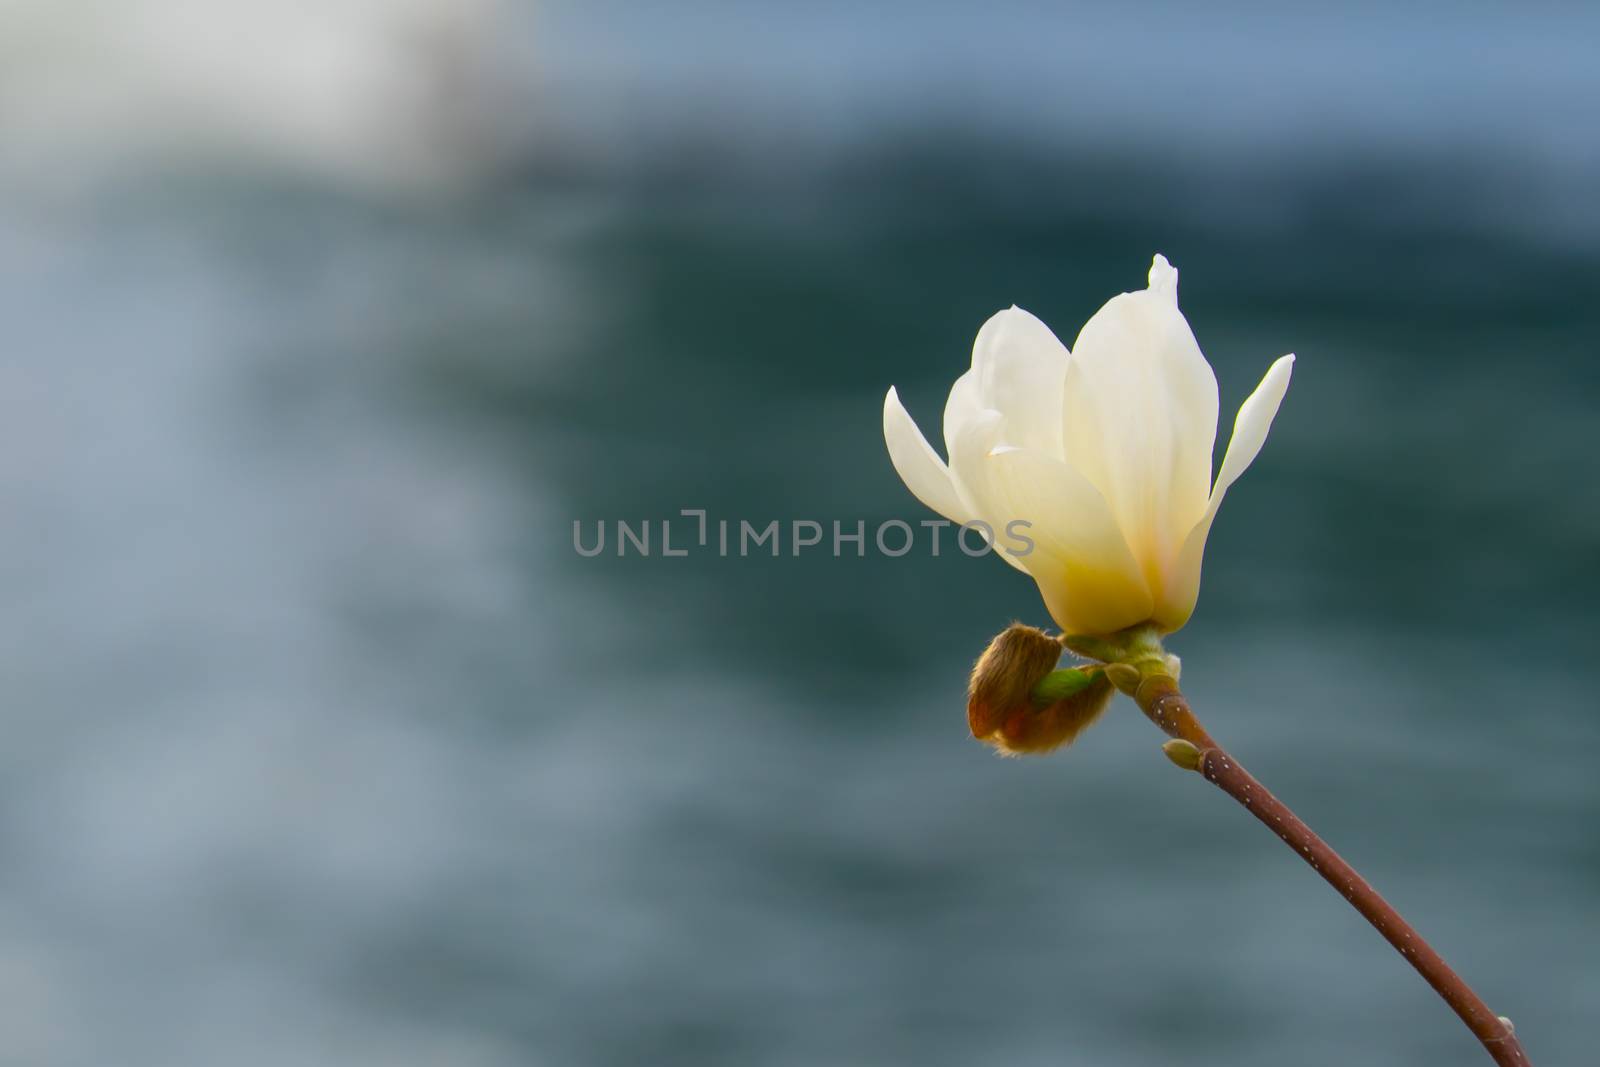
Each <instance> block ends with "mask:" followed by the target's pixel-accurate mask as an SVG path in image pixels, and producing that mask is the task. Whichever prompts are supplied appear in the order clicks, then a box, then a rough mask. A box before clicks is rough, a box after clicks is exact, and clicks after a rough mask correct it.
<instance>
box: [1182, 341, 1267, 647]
mask: <svg viewBox="0 0 1600 1067" xmlns="http://www.w3.org/2000/svg"><path fill="white" fill-rule="evenodd" d="M1293 371H1294V355H1293V353H1291V354H1289V355H1287V356H1283V357H1282V358H1280V359H1278V360H1277V361H1276V362H1274V363H1273V364H1272V366H1271V367H1269V368H1267V373H1266V375H1265V376H1264V377H1263V378H1262V379H1261V384H1260V385H1258V386H1256V390H1255V392H1253V393H1251V394H1250V396H1249V397H1247V398H1246V399H1245V402H1244V403H1243V404H1241V405H1239V415H1238V417H1237V418H1235V419H1234V420H1233V437H1232V438H1231V439H1230V440H1229V441H1228V452H1227V454H1226V455H1225V456H1223V457H1222V468H1221V470H1219V471H1218V472H1217V484H1216V485H1215V486H1214V487H1213V488H1212V490H1211V499H1210V502H1209V503H1208V504H1207V506H1206V511H1205V514H1204V515H1203V516H1202V517H1201V519H1200V521H1199V522H1197V523H1195V525H1194V528H1193V529H1192V530H1190V531H1189V534H1188V536H1187V537H1186V538H1185V539H1184V543H1183V548H1182V550H1181V551H1180V552H1179V554H1178V559H1177V562H1176V563H1175V564H1174V566H1173V568H1172V571H1171V573H1170V574H1169V575H1168V576H1167V581H1166V582H1165V583H1164V588H1163V590H1162V595H1161V598H1160V602H1159V603H1158V604H1157V605H1156V615H1155V619H1156V623H1157V624H1158V625H1159V626H1161V627H1162V629H1164V630H1167V631H1169V632H1170V631H1172V630H1176V629H1177V628H1178V627H1180V626H1182V625H1183V624H1184V623H1185V622H1187V621H1189V616H1190V615H1191V614H1193V612H1194V605H1195V601H1196V599H1198V598H1199V596H1200V565H1201V563H1202V561H1203V559H1204V557H1205V551H1206V538H1207V537H1209V536H1210V534H1211V523H1212V521H1213V520H1214V519H1215V518H1216V517H1217V509H1218V508H1220V507H1221V506H1222V498H1223V497H1224V496H1226V495H1227V492H1228V487H1229V486H1230V485H1232V484H1233V483H1234V482H1236V481H1238V480H1239V475H1241V474H1243V473H1244V472H1245V469H1246V468H1247V467H1249V466H1250V464H1251V463H1252V462H1253V461H1254V460H1255V458H1256V456H1257V455H1259V454H1260V453H1261V446H1262V445H1263V444H1265V443H1266V440H1267V431H1268V430H1270V429H1272V419H1273V416H1275V415H1277V413H1278V406H1279V405H1280V404H1282V403H1283V397H1284V394H1285V393H1286V392H1288V390H1289V377H1290V375H1291V374H1292V373H1293Z"/></svg>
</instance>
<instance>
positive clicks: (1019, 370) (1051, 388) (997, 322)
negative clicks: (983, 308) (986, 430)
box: [972, 306, 1067, 456]
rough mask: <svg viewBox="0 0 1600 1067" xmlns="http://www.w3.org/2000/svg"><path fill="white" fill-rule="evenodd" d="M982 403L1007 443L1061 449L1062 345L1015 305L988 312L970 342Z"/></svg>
mask: <svg viewBox="0 0 1600 1067" xmlns="http://www.w3.org/2000/svg"><path fill="white" fill-rule="evenodd" d="M972 370H973V372H974V373H975V374H976V375H977V385H978V399H979V402H980V403H981V404H982V406H983V407H984V408H987V409H991V410H994V411H998V412H1000V413H1001V414H1002V415H1004V416H1005V419H1006V436H1007V438H1008V442H1007V443H1008V444H1013V445H1016V446H1018V447H1020V448H1036V449H1039V450H1040V451H1042V452H1044V453H1046V454H1048V455H1052V456H1059V455H1060V454H1061V388H1062V381H1063V379H1064V378H1065V377H1066V373H1067V346H1066V345H1064V344H1062V343H1061V342H1060V341H1059V340H1058V339H1057V338H1056V335H1055V334H1053V333H1051V332H1050V327H1048V326H1046V325H1045V324H1044V323H1042V322H1040V321H1039V320H1038V319H1037V318H1036V317H1034V316H1033V315H1030V314H1029V313H1028V312H1026V311H1023V310H1022V309H1021V308H1019V307H1015V306H1013V307H1010V308H1007V309H1006V310H1005V311H1001V312H999V313H997V314H995V315H992V316H990V318H989V321H988V322H985V323H984V324H983V328H982V329H981V330H979V331H978V337H977V340H976V341H974V342H973V345H972Z"/></svg>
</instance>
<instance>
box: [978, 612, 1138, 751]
mask: <svg viewBox="0 0 1600 1067" xmlns="http://www.w3.org/2000/svg"><path fill="white" fill-rule="evenodd" d="M1060 658H1061V642H1060V641H1058V640H1057V639H1056V638H1053V637H1051V636H1049V635H1048V634H1046V633H1045V632H1044V631H1043V630H1039V629H1036V628H1034V627H1032V626H1024V625H1023V624H1022V623H1013V624H1012V625H1011V626H1009V627H1007V628H1006V629H1005V630H1004V631H1003V632H1002V633H1001V634H1000V635H999V636H998V637H996V638H995V639H994V640H993V641H991V642H990V643H989V647H988V648H987V649H985V650H984V653H983V655H982V656H980V657H978V662H977V664H976V666H974V667H973V669H972V681H971V684H970V686H969V687H968V690H967V724H968V725H969V726H970V727H971V728H972V736H973V737H976V738H977V739H978V740H980V741H987V742H988V743H990V744H992V745H994V746H995V747H996V748H997V749H999V750H1000V751H1001V752H1003V753H1006V754H1007V755H1017V754H1020V753H1024V752H1048V751H1050V750H1051V749H1054V748H1060V747H1061V746H1062V745H1066V744H1070V743H1071V742H1072V740H1073V739H1074V738H1076V737H1077V736H1078V734H1079V733H1080V732H1082V730H1083V729H1084V727H1086V726H1088V725H1089V724H1090V723H1092V722H1093V721H1094V720H1095V719H1096V718H1098V717H1099V715H1100V713H1101V712H1102V711H1104V710H1105V708H1106V705H1107V704H1108V703H1109V702H1110V699H1111V694H1112V688H1111V684H1110V683H1109V682H1107V681H1106V679H1105V677H1104V675H1103V674H1101V673H1100V672H1098V671H1097V672H1095V673H1094V675H1093V677H1092V678H1090V679H1089V680H1088V683H1087V684H1086V685H1085V686H1084V688H1082V689H1080V690H1079V691H1077V692H1074V693H1071V694H1069V695H1067V696H1065V697H1062V698H1061V699H1060V700H1057V701H1054V702H1053V703H1040V702H1039V701H1037V700H1035V699H1034V697H1033V692H1034V688H1035V687H1036V686H1037V685H1038V684H1039V683H1040V682H1041V681H1043V680H1044V678H1045V677H1046V676H1047V675H1049V674H1050V673H1051V672H1052V671H1053V670H1054V669H1055V665H1056V661H1057V660H1059V659H1060Z"/></svg>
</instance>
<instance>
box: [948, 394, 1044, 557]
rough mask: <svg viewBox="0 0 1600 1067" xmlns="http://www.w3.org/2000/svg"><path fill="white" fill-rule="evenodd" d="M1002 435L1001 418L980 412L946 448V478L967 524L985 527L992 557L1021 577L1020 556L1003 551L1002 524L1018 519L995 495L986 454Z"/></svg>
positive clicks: (993, 412) (1004, 540)
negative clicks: (990, 539) (964, 508)
mask: <svg viewBox="0 0 1600 1067" xmlns="http://www.w3.org/2000/svg"><path fill="white" fill-rule="evenodd" d="M1005 433H1006V419H1005V416H1004V415H1002V414H1000V412H998V411H987V410H985V411H980V412H978V414H977V415H975V416H974V417H973V418H971V419H970V420H968V421H967V422H966V423H965V424H964V425H963V426H962V427H961V429H960V430H959V432H957V434H956V439H955V441H954V442H953V443H952V444H951V446H950V476H951V480H952V481H953V482H954V483H955V487H956V492H957V493H958V494H959V495H960V497H961V502H962V503H963V504H965V505H966V506H967V508H968V515H969V516H970V519H969V521H971V520H977V521H981V522H983V523H984V524H986V525H987V526H988V527H989V529H990V531H991V535H992V537H993V539H994V542H995V554H996V555H998V556H999V557H1000V558H1001V559H1003V560H1005V561H1006V562H1007V563H1009V564H1010V565H1011V566H1013V567H1015V568H1016V569H1017V570H1019V571H1022V572H1023V573H1024V574H1032V573H1033V572H1032V570H1031V569H1030V568H1029V566H1028V564H1027V561H1026V559H1025V558H1023V557H1019V556H1016V555H1014V554H1012V553H1010V552H1007V551H1006V550H1005V549H1006V546H1007V545H1008V544H1010V542H1009V541H1007V540H1006V539H1005V538H1004V537H1003V535H1004V533H1005V528H1006V523H1008V522H1010V521H1011V520H1012V519H1014V518H1018V517H1019V516H1016V515H1010V514H1007V505H1006V502H1005V501H1004V500H1003V499H1001V498H998V497H997V496H996V493H995V485H994V482H993V478H992V474H993V471H992V469H991V468H990V466H989V464H988V457H989V453H991V452H993V451H994V450H995V449H996V448H999V447H1000V445H1001V440H1002V437H1003V436H1004V434H1005Z"/></svg>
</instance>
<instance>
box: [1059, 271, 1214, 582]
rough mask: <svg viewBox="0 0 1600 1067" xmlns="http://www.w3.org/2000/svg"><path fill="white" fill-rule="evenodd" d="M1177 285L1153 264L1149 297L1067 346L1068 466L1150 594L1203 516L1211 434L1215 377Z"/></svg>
mask: <svg viewBox="0 0 1600 1067" xmlns="http://www.w3.org/2000/svg"><path fill="white" fill-rule="evenodd" d="M1177 285H1178V272H1177V271H1176V270H1175V269H1173V268H1172V266H1171V265H1170V264H1168V263H1167V261H1166V260H1165V259H1164V258H1163V257H1161V256H1157V257H1156V260H1155V263H1154V265H1153V266H1152V267H1151V269H1150V288H1148V289H1145V290H1142V291H1140V292H1134V293H1123V294H1122V295H1120V296H1116V297H1113V298H1112V299H1111V300H1110V301H1109V302H1108V303H1107V304H1106V305H1105V306H1104V307H1102V308H1101V309H1100V310H1099V311H1098V312H1096V313H1095V315H1094V317H1093V318H1091V319H1090V320H1089V321H1088V323H1087V324H1086V325H1085V326H1084V327H1083V331H1082V332H1081V333H1080V334H1079V335H1078V340H1077V343H1076V344H1074V345H1073V351H1072V358H1071V360H1070V362H1069V365H1068V370H1067V376H1066V385H1065V396H1064V402H1063V409H1064V413H1063V427H1064V430H1063V438H1064V445H1065V450H1066V456H1067V459H1068V460H1069V461H1070V462H1071V463H1072V464H1073V466H1075V467H1077V468H1078V469H1079V470H1080V471H1082V472H1083V474H1084V476H1085V477H1086V478H1088V479H1089V481H1090V482H1091V483H1093V484H1094V486H1095V487H1096V488H1097V489H1099V490H1100V492H1101V494H1102V495H1103V496H1104V497H1105V499H1106V502H1107V503H1108V504H1109V505H1110V506H1111V511H1112V513H1113V514H1114V515H1115V516H1116V517H1117V521H1118V523H1119V524H1120V525H1121V526H1122V530H1123V533H1124V535H1125V536H1126V537H1127V540H1128V545H1129V548H1130V549H1131V550H1132V551H1133V553H1134V556H1135V557H1136V558H1137V559H1138V560H1139V563H1140V565H1141V566H1142V567H1143V569H1144V571H1145V574H1146V575H1147V577H1149V579H1150V581H1151V582H1152V584H1155V583H1156V582H1157V581H1158V579H1159V575H1160V574H1161V573H1162V572H1163V571H1165V570H1166V569H1167V567H1168V566H1170V565H1171V563H1172V561H1173V559H1174V558H1175V557H1176V555H1177V553H1178V551H1179V548H1180V547H1181V545H1182V543H1183V537H1184V535H1185V534H1187V533H1188V531H1189V530H1190V529H1191V528H1193V526H1194V524H1195V523H1196V522H1197V521H1199V519H1200V518H1201V516H1202V515H1204V514H1205V509H1206V502H1207V493H1208V490H1209V488H1210V484H1211V450H1212V446H1213V444H1214V443H1215V440H1216V432H1217V380H1216V376H1215V375H1213V374H1212V372H1211V365H1210V364H1208V363H1207V362H1206V360H1205V357H1204V356H1203V355H1202V354H1201V353H1200V346H1199V344H1198V343H1196V341H1195V339H1194V334H1193V332H1191V331H1190V329H1189V324H1188V322H1187V321H1186V320H1185V319H1184V317H1183V314H1182V313H1181V312H1180V311H1179V310H1178V303H1177Z"/></svg>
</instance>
